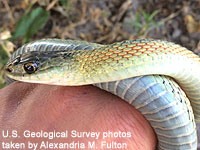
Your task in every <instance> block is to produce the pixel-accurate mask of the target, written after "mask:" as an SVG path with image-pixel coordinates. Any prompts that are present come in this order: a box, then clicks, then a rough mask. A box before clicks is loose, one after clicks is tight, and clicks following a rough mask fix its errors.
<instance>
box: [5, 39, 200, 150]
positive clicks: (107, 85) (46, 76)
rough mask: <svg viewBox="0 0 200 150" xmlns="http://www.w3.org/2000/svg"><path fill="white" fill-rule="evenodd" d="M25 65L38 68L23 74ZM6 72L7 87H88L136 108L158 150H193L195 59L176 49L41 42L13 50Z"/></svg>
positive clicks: (198, 62) (199, 86)
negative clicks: (12, 84)
mask: <svg viewBox="0 0 200 150" xmlns="http://www.w3.org/2000/svg"><path fill="white" fill-rule="evenodd" d="M30 62H34V64H36V65H38V68H37V70H35V72H34V73H26V72H25V71H24V69H23V66H25V65H26V64H29V63H30ZM6 68H7V69H6V70H7V71H6V76H7V79H8V82H12V81H13V80H20V81H25V82H34V83H45V84H55V85H85V84H94V85H95V86H98V87H100V88H101V89H104V90H106V91H108V92H111V93H113V94H115V95H117V96H119V97H121V98H122V99H124V100H125V101H127V102H128V103H130V104H131V105H133V106H134V107H135V108H136V109H138V110H139V111H140V112H141V113H142V114H143V115H144V116H145V118H146V119H147V120H148V121H149V122H150V124H151V126H152V127H153V129H154V131H155V132H156V134H157V138H158V148H159V149H164V150H167V149H171V150H195V149H197V135H196V125H195V121H194V116H195V120H196V121H198V120H199V119H200V110H199V108H200V78H199V77H200V69H199V68H200V58H199V57H198V56H197V55H195V54H193V53H192V52H191V51H189V50H187V49H186V48H184V47H181V46H180V45H177V44H174V43H171V42H166V41H161V40H151V39H149V40H148V39H141V40H132V41H122V42H117V43H113V44H110V45H101V44H95V43H89V42H81V41H73V40H60V39H44V40H39V41H36V42H31V43H28V44H25V45H24V46H22V47H21V48H19V49H18V50H17V51H15V52H14V53H13V55H12V56H11V58H10V60H9V62H8V64H7V66H6ZM179 86H180V87H181V88H180V87H179ZM188 99H189V100H188ZM190 103H191V105H190ZM191 106H192V107H191ZM193 112H194V113H193Z"/></svg>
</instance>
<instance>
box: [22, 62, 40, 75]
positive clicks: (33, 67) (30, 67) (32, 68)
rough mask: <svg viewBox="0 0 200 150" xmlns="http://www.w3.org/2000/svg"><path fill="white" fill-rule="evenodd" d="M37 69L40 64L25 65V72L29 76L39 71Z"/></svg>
mask: <svg viewBox="0 0 200 150" xmlns="http://www.w3.org/2000/svg"><path fill="white" fill-rule="evenodd" d="M37 68H38V64H37V63H35V62H30V63H27V64H25V65H24V70H25V71H26V73H28V74H32V73H34V72H35V71H36V70H37Z"/></svg>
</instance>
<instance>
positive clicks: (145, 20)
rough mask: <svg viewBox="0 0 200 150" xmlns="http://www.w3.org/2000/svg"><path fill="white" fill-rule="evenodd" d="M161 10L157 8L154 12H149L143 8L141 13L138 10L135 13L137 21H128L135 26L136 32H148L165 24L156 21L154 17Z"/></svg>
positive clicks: (141, 33)
mask: <svg viewBox="0 0 200 150" xmlns="http://www.w3.org/2000/svg"><path fill="white" fill-rule="evenodd" d="M159 12H160V11H159V10H155V11H154V12H153V13H152V14H149V13H147V12H146V11H145V10H142V12H141V13H139V12H137V13H136V14H135V17H136V20H135V21H132V22H127V23H128V24H130V25H132V26H133V27H134V28H135V32H136V33H137V34H138V35H144V34H147V33H148V32H149V31H150V30H152V29H154V28H156V27H158V26H161V25H162V24H163V23H162V22H155V21H154V19H153V18H154V17H155V16H156V15H157V14H158V13H159Z"/></svg>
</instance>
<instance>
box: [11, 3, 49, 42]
mask: <svg viewBox="0 0 200 150" xmlns="http://www.w3.org/2000/svg"><path fill="white" fill-rule="evenodd" d="M48 18H49V14H48V12H47V11H46V10H44V9H43V8H41V7H38V8H35V9H34V10H32V11H31V12H28V13H26V14H24V15H23V16H22V17H21V18H20V19H19V21H18V22H17V24H16V27H15V32H14V34H13V36H12V37H11V39H10V40H16V39H18V38H20V37H24V43H26V42H28V41H29V40H30V38H31V37H32V36H33V35H34V34H35V33H36V32H37V31H38V30H39V29H41V28H42V27H43V26H44V25H45V24H46V22H47V21H48Z"/></svg>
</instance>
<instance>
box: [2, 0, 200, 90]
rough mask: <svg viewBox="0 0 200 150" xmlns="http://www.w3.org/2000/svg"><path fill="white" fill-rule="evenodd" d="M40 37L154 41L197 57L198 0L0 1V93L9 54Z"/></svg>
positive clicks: (199, 41) (199, 44)
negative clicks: (144, 39)
mask: <svg viewBox="0 0 200 150" xmlns="http://www.w3.org/2000/svg"><path fill="white" fill-rule="evenodd" d="M42 38H60V39H75V40H86V41H89V42H96V43H102V44H109V43H113V42H117V41H122V40H131V39H138V38H154V39H162V40H168V41H172V42H175V43H178V44H181V45H182V46H185V47H187V48H188V49H190V50H192V51H194V52H195V53H199V52H200V0H0V88H2V87H4V86H5V84H4V79H3V75H2V74H3V69H2V68H3V66H4V65H5V63H6V62H7V60H8V58H9V56H10V55H11V54H12V53H13V51H14V50H16V49H17V48H18V47H20V46H22V45H23V44H25V43H27V42H30V41H33V40H39V39H42Z"/></svg>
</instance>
